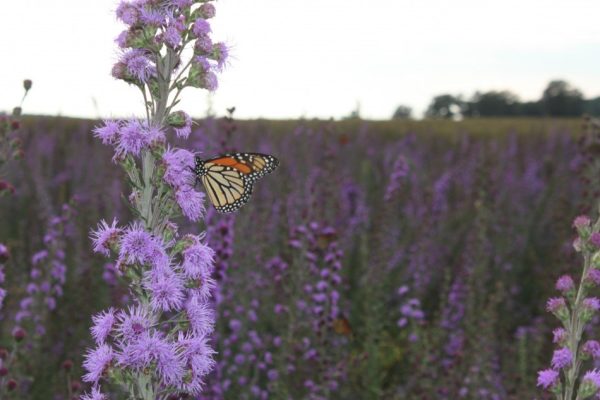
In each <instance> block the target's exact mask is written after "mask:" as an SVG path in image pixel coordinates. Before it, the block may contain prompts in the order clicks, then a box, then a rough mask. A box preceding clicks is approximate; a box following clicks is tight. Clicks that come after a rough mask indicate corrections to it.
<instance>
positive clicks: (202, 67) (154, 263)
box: [82, 0, 227, 400]
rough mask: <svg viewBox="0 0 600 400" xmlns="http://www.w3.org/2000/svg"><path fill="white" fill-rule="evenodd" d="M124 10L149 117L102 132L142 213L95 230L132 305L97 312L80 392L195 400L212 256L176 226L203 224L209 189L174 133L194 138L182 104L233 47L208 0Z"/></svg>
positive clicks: (126, 46)
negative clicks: (214, 34) (216, 32)
mask: <svg viewBox="0 0 600 400" xmlns="http://www.w3.org/2000/svg"><path fill="white" fill-rule="evenodd" d="M116 14H117V17H118V18H119V19H120V20H121V21H122V22H124V23H125V24H126V25H128V28H127V29H126V30H125V31H123V32H122V34H121V35H119V37H118V38H117V43H118V45H119V46H120V47H121V48H122V49H123V54H122V57H121V59H120V60H119V61H118V62H117V63H116V64H115V66H114V67H113V70H112V74H113V76H114V77H115V78H117V79H122V80H124V81H126V82H128V83H130V84H132V85H133V86H135V87H137V88H138V89H139V90H140V92H141V94H142V97H143V99H144V105H145V115H146V117H145V119H142V120H138V119H131V120H128V121H105V123H104V125H103V126H100V127H98V128H96V129H95V131H94V134H95V136H96V137H98V138H99V139H101V140H102V142H103V143H104V144H108V145H112V146H113V147H114V149H115V155H114V157H113V160H114V161H115V162H118V163H120V164H121V166H122V167H123V169H124V170H125V172H126V174H127V176H128V179H129V184H130V187H131V193H130V195H129V196H128V202H129V204H130V206H131V209H132V210H133V212H134V214H135V216H136V220H135V221H133V222H131V223H129V224H127V225H125V226H123V225H120V224H119V223H118V222H117V221H116V220H113V221H112V222H111V223H107V222H105V221H102V222H101V223H100V224H99V226H98V229H97V230H95V231H93V232H92V234H91V236H92V240H93V248H94V251H95V252H97V253H100V254H102V255H104V256H107V257H108V256H111V255H114V256H116V269H117V271H118V273H119V275H120V276H121V277H122V278H123V279H125V280H126V281H127V282H128V284H129V288H130V291H131V295H132V299H133V300H132V304H130V305H129V306H128V307H127V309H121V310H117V309H114V308H110V309H108V310H105V311H104V312H101V313H99V314H97V315H95V316H94V317H93V322H94V324H93V327H92V335H93V337H94V339H95V341H96V347H95V348H93V349H90V350H89V351H88V353H87V355H86V360H85V362H84V367H85V369H86V370H87V374H86V375H84V377H83V379H84V380H85V381H87V382H90V383H92V384H93V387H92V390H91V392H90V393H89V394H87V395H85V396H84V397H82V398H83V399H93V400H99V399H105V398H106V396H105V395H104V394H102V392H101V388H100V383H101V382H102V381H106V382H109V383H112V384H116V385H118V386H121V388H122V389H123V390H124V391H125V392H127V393H128V395H129V397H128V398H129V399H136V400H138V399H143V400H155V399H167V398H169V397H170V396H175V397H177V398H178V397H179V396H184V395H198V394H199V393H200V392H201V391H202V388H203V383H204V382H203V379H204V377H205V376H206V375H207V374H208V373H209V372H210V371H211V369H212V368H213V365H214V360H213V353H214V351H213V350H212V348H211V347H210V345H209V335H210V334H211V332H212V330H213V326H214V312H213V310H212V306H211V303H210V301H209V300H210V297H211V295H212V291H213V288H214V287H215V282H214V280H213V278H212V274H213V256H214V251H213V250H212V249H211V248H210V247H208V246H207V245H206V244H205V243H204V235H203V234H202V235H193V234H186V235H181V234H180V233H179V232H178V227H177V225H176V224H175V223H174V222H173V219H174V218H176V217H180V216H185V217H187V218H188V219H189V220H191V221H194V222H195V221H199V220H200V219H202V218H203V216H204V205H203V201H204V194H203V193H201V192H198V191H196V190H195V189H194V182H195V176H194V174H193V172H192V169H193V167H194V164H195V156H194V154H193V153H192V152H190V151H188V150H185V149H182V148H175V147H171V146H170V145H168V142H167V133H168V130H169V129H172V130H173V131H174V134H175V135H177V136H178V137H180V138H184V139H186V138H187V137H188V136H189V134H190V132H191V126H192V120H191V118H190V117H189V115H187V114H186V113H185V112H183V111H175V110H174V107H176V105H177V104H178V102H179V98H180V95H181V93H182V91H183V90H184V89H185V88H186V87H195V88H204V89H208V90H215V89H216V87H217V78H216V75H215V72H217V71H219V70H221V69H222V68H223V66H224V63H225V61H226V58H227V47H226V46H225V45H224V44H222V43H216V44H213V43H212V40H211V38H210V36H209V34H210V32H211V28H210V24H209V22H208V19H210V18H212V17H214V15H215V8H214V6H213V4H212V3H211V2H208V1H206V0H201V1H198V0H195V1H192V0H169V1H158V0H137V1H134V2H126V1H123V2H121V3H120V4H119V6H118V7H117V10H116ZM188 52H191V53H192V54H191V55H190V56H189V57H187V59H185V60H184V58H185V56H184V54H185V55H187V54H188Z"/></svg>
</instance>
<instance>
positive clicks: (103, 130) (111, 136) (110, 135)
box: [93, 120, 121, 144]
mask: <svg viewBox="0 0 600 400" xmlns="http://www.w3.org/2000/svg"><path fill="white" fill-rule="evenodd" d="M103 124H104V126H98V127H96V128H94V131H93V132H94V136H95V137H97V138H98V139H100V140H101V141H102V144H113V143H114V142H115V141H116V140H117V137H118V135H119V130H120V129H121V123H120V122H119V121H112V120H105V121H103Z"/></svg>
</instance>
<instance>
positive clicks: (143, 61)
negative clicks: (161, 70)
mask: <svg viewBox="0 0 600 400" xmlns="http://www.w3.org/2000/svg"><path fill="white" fill-rule="evenodd" d="M121 63H123V64H124V65H125V67H126V69H127V72H128V73H129V74H130V75H131V76H133V77H134V78H135V79H137V80H139V81H140V82H142V83H146V82H148V80H149V79H150V78H152V77H154V76H156V67H155V66H154V65H153V64H152V62H151V61H150V59H149V58H148V57H147V56H146V53H145V52H144V51H143V50H140V49H131V50H128V51H127V52H125V53H124V54H123V55H122V56H121Z"/></svg>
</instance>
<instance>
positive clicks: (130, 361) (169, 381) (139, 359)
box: [117, 333, 184, 385]
mask: <svg viewBox="0 0 600 400" xmlns="http://www.w3.org/2000/svg"><path fill="white" fill-rule="evenodd" d="M117 358H118V362H119V364H121V365H123V366H132V367H134V368H145V367H148V366H149V365H150V364H151V363H155V364H156V370H157V372H158V374H159V376H160V378H161V380H162V382H163V383H164V384H166V385H177V384H180V383H181V381H182V380H183V376H184V364H183V360H182V358H181V357H180V356H179V355H178V352H177V349H176V347H175V345H174V344H172V343H170V342H168V341H166V340H164V339H163V338H162V337H161V336H160V335H159V334H158V333H153V334H143V335H141V336H140V337H138V338H137V339H136V340H134V341H131V342H128V343H127V344H125V345H124V347H123V349H122V351H121V352H120V353H119V354H118V356H117Z"/></svg>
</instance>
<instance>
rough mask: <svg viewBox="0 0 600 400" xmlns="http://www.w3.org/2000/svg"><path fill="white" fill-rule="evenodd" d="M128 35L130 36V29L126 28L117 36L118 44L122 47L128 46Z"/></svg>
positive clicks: (116, 41)
mask: <svg viewBox="0 0 600 400" xmlns="http://www.w3.org/2000/svg"><path fill="white" fill-rule="evenodd" d="M128 36H129V31H128V30H124V31H123V32H121V33H119V36H117V38H116V39H115V43H116V44H117V46H119V47H120V48H122V49H125V48H126V47H127V37H128Z"/></svg>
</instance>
